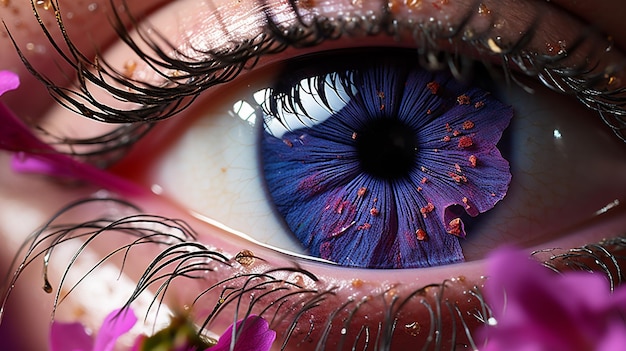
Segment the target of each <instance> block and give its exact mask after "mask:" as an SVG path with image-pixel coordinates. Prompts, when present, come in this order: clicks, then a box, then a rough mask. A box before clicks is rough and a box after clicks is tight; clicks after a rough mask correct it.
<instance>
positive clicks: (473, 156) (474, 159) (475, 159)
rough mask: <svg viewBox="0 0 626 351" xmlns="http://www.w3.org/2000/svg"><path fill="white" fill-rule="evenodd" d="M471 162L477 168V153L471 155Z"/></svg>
mask: <svg viewBox="0 0 626 351" xmlns="http://www.w3.org/2000/svg"><path fill="white" fill-rule="evenodd" d="M469 163H470V166H472V168H475V167H476V165H477V164H478V157H476V155H470V157H469Z"/></svg>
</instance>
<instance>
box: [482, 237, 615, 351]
mask: <svg viewBox="0 0 626 351" xmlns="http://www.w3.org/2000/svg"><path fill="white" fill-rule="evenodd" d="M488 274H489V277H490V278H489V280H488V281H487V283H486V285H485V296H486V299H487V301H488V303H489V304H490V306H491V307H492V310H493V312H494V316H495V318H496V320H497V321H498V323H497V325H496V326H495V327H489V328H487V330H486V331H483V334H482V338H488V340H489V344H488V346H489V347H488V348H487V349H488V350H498V349H503V350H511V351H518V350H519V351H521V350H528V349H533V350H574V349H594V350H596V349H600V348H598V347H600V345H604V344H606V345H608V346H606V347H607V348H606V350H609V349H610V347H611V345H614V344H613V342H615V343H620V342H622V343H623V340H624V339H623V335H626V334H625V333H624V331H625V330H626V320H625V318H624V316H625V315H626V293H624V292H623V291H624V289H625V288H622V287H620V288H618V289H617V290H616V291H615V293H614V294H611V293H610V290H609V286H608V283H607V282H606V280H605V279H604V278H603V277H602V276H600V275H594V274H589V273H583V272H567V273H563V275H557V274H555V273H554V272H552V271H549V270H547V269H545V268H543V267H542V266H541V265H539V264H538V263H537V262H535V261H532V260H530V259H529V258H528V257H527V256H526V255H525V254H524V253H522V252H519V251H516V250H513V249H510V248H505V249H500V250H497V251H496V252H495V253H494V254H493V255H492V256H491V257H490V258H489V267H488ZM564 294H565V295H564ZM590 321H593V322H592V323H590ZM620 333H621V336H620ZM613 340H615V341H613ZM622 345H623V344H622Z"/></svg>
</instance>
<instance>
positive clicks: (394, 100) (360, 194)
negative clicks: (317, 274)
mask: <svg viewBox="0 0 626 351" xmlns="http://www.w3.org/2000/svg"><path fill="white" fill-rule="evenodd" d="M345 76H346V77H349V80H350V81H351V84H352V87H351V89H352V90H353V93H351V94H350V95H351V96H350V98H349V99H346V100H348V101H346V102H345V104H344V105H343V106H342V107H341V108H338V109H336V110H335V111H332V116H330V117H329V118H327V119H326V120H324V121H322V122H320V123H318V124H315V125H312V126H307V127H303V128H299V129H296V130H291V131H288V132H286V133H285V134H283V135H282V136H278V137H276V136H274V135H271V133H269V132H267V131H266V132H265V133H264V135H263V137H262V141H261V144H262V145H261V155H262V162H263V168H264V176H265V180H266V184H267V188H268V191H269V194H270V195H271V197H272V198H273V201H274V203H275V206H276V209H277V211H278V213H280V214H281V215H282V217H283V218H284V221H285V223H286V224H287V226H288V227H289V228H290V229H291V231H292V232H293V233H294V235H295V236H296V237H297V238H298V239H299V241H300V242H301V243H302V245H303V246H304V247H305V248H306V249H307V250H308V251H309V254H311V255H313V256H316V257H320V258H323V259H326V260H330V261H333V262H336V263H339V264H341V265H345V266H355V267H369V268H409V267H430V266H438V265H444V264H450V263H455V262H460V261H463V259H464V256H463V252H462V250H461V246H460V242H459V238H463V237H464V236H465V228H464V224H463V221H462V220H461V215H462V214H463V213H462V212H463V211H465V212H466V213H467V214H469V215H470V216H477V215H478V214H480V213H483V212H485V211H488V210H490V209H491V208H493V206H494V205H495V204H496V203H497V202H498V201H500V200H501V199H502V198H503V197H504V196H505V194H506V192H507V189H508V185H509V183H510V179H511V174H510V171H509V163H508V162H507V161H506V160H505V159H504V158H503V157H502V156H501V154H500V151H499V150H498V149H497V147H496V144H497V143H498V141H499V140H500V137H501V135H502V132H503V130H504V129H505V128H506V127H507V126H508V124H509V122H510V119H511V117H512V115H513V112H512V109H511V108H510V107H509V106H507V105H504V104H503V103H501V102H499V101H497V100H496V99H495V98H494V97H492V96H491V95H490V94H489V93H487V92H485V91H483V90H481V89H478V88H475V87H467V86H465V85H463V84H461V83H459V82H458V81H456V80H455V79H454V78H453V77H452V76H451V75H450V74H449V73H446V72H429V71H426V70H423V69H420V68H416V67H415V64H414V63H412V64H411V63H405V64H402V62H396V61H393V62H391V63H390V62H386V61H379V62H378V63H374V64H371V65H365V66H363V67H362V68H359V69H357V70H352V71H351V72H350V73H349V74H345ZM308 89H309V90H311V88H310V87H309V88H308ZM318 90H319V89H318ZM314 94H318V95H320V94H321V92H319V91H318V92H313V93H312V95H314ZM298 98H301V96H298ZM294 100H295V97H294ZM311 118H312V119H316V116H311Z"/></svg>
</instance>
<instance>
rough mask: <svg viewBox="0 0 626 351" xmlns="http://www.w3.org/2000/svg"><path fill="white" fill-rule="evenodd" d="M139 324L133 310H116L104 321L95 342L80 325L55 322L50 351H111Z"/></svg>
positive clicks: (51, 331)
mask: <svg viewBox="0 0 626 351" xmlns="http://www.w3.org/2000/svg"><path fill="white" fill-rule="evenodd" d="M136 322H137V317H136V316H135V313H134V312H133V311H132V310H131V309H123V310H121V309H120V310H114V311H113V312H111V313H109V315H108V316H107V317H106V318H105V319H104V322H103V323H102V326H101V327H100V330H99V331H98V335H97V336H96V339H95V340H94V339H93V338H92V337H91V336H90V335H89V334H88V333H87V332H86V331H85V328H84V327H83V326H82V325H81V324H80V323H59V322H53V323H52V327H51V328H50V351H111V350H113V347H114V346H115V342H116V341H117V339H118V338H119V337H120V336H122V335H124V334H125V333H126V332H128V331H129V330H130V329H131V328H132V327H133V325H135V323H136Z"/></svg>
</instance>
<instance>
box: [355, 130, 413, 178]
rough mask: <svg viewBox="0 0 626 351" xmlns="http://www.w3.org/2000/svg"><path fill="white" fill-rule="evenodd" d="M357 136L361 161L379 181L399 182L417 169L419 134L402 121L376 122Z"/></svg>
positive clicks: (358, 153) (358, 155)
mask: <svg viewBox="0 0 626 351" xmlns="http://www.w3.org/2000/svg"><path fill="white" fill-rule="evenodd" d="M354 136H355V140H356V151H357V158H358V160H359V163H360V164H361V167H362V169H363V171H364V172H366V173H368V174H370V175H372V176H374V177H377V178H382V179H395V178H399V177H403V176H407V175H408V174H409V172H410V171H411V169H413V167H415V156H416V152H417V144H416V141H415V133H414V132H413V130H411V128H410V127H409V126H407V125H405V124H404V123H402V122H401V121H399V120H398V119H395V118H384V119H383V118H381V119H376V120H373V121H371V122H370V123H368V124H367V125H366V126H365V128H364V129H363V130H362V131H359V132H356V134H355V135H354Z"/></svg>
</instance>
